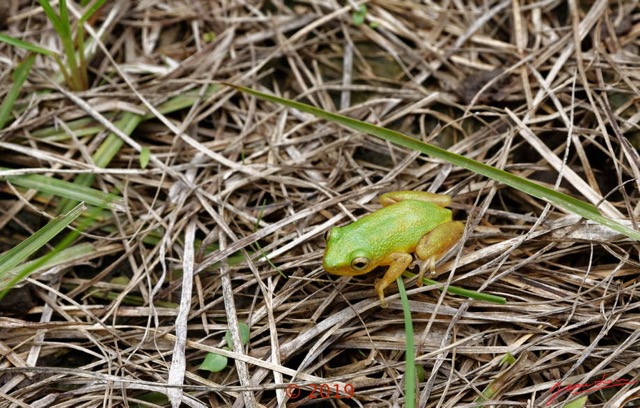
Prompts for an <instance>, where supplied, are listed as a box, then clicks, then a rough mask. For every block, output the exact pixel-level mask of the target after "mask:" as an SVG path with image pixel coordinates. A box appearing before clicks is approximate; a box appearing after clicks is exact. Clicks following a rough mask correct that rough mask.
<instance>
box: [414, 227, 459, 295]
mask: <svg viewBox="0 0 640 408" xmlns="http://www.w3.org/2000/svg"><path fill="white" fill-rule="evenodd" d="M463 232H464V224H463V223H462V222H460V221H449V222H445V223H444V224H440V225H438V226H437V227H435V228H434V229H432V230H431V231H430V232H428V233H427V234H425V235H423V236H422V238H420V241H418V245H417V247H416V255H417V256H418V260H416V261H414V265H419V267H420V272H419V273H418V281H417V282H416V284H417V285H418V286H422V278H423V277H424V273H425V271H426V270H427V269H429V270H430V271H431V273H432V274H434V273H435V272H436V262H438V260H439V259H440V258H442V257H443V256H444V254H446V253H447V251H449V250H450V249H451V248H453V247H454V246H455V245H456V244H457V243H458V241H460V238H461V237H462V233H463Z"/></svg>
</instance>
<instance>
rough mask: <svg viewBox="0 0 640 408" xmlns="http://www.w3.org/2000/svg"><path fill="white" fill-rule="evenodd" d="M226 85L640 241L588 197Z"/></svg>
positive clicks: (379, 129) (639, 235)
mask: <svg viewBox="0 0 640 408" xmlns="http://www.w3.org/2000/svg"><path fill="white" fill-rule="evenodd" d="M226 85H229V86H231V87H233V88H235V89H237V90H239V91H241V92H244V93H247V94H249V95H253V96H256V97H258V98H261V99H264V100H267V101H271V102H275V103H278V104H280V105H284V106H288V107H290V108H294V109H298V110H299V111H302V112H306V113H310V114H312V115H314V116H317V117H319V118H322V119H326V120H329V121H331V122H335V123H339V124H341V125H343V126H345V127H348V128H351V129H354V130H357V131H359V132H364V133H368V134H370V135H373V136H376V137H378V138H380V139H384V140H388V141H390V142H393V143H395V144H397V145H400V146H404V147H406V148H409V149H413V150H416V151H419V152H422V153H425V154H427V155H429V156H432V157H437V158H439V159H442V160H444V161H447V162H449V163H451V164H455V165H456V166H459V167H462V168H465V169H468V170H471V171H473V172H474V173H477V174H481V175H483V176H486V177H488V178H491V179H493V180H496V181H499V182H501V183H504V184H506V185H508V186H510V187H513V188H515V189H517V190H520V191H522V192H524V193H527V194H529V195H531V196H533V197H537V198H539V199H541V200H544V201H547V202H548V203H550V204H553V205H555V206H557V207H560V208H563V209H565V210H567V211H570V212H572V213H574V214H577V215H579V216H581V217H584V218H586V219H589V220H592V221H595V222H597V223H599V224H602V225H606V226H607V227H609V228H611V229H612V230H614V231H617V232H619V233H621V234H624V235H626V236H628V237H630V238H632V239H635V240H637V241H640V231H636V230H634V229H632V228H629V227H627V226H625V225H622V224H620V223H618V222H616V221H614V220H611V219H609V218H607V217H604V216H602V215H601V214H600V212H599V211H598V209H597V208H596V207H595V206H593V205H591V204H589V203H586V202H584V201H581V200H578V199H576V198H574V197H571V196H568V195H566V194H563V193H560V192H558V191H555V190H551V189H548V188H546V187H543V186H540V185H538V184H536V183H534V182H532V181H530V180H527V179H524V178H522V177H518V176H516V175H514V174H511V173H508V172H506V171H504V170H500V169H497V168H495V167H491V166H489V165H486V164H484V163H480V162H478V161H475V160H471V159H468V158H466V157H464V156H460V155H458V154H455V153H451V152H449V151H447V150H444V149H441V148H439V147H436V146H433V145H430V144H427V143H424V142H422V141H420V140H417V139H414V138H412V137H409V136H406V135H404V134H402V133H400V132H396V131H394V130H390V129H385V128H383V127H380V126H375V125H372V124H370V123H366V122H362V121H360V120H356V119H352V118H349V117H347V116H343V115H338V114H336V113H331V112H327V111H325V110H322V109H319V108H316V107H314V106H311V105H307V104H304V103H300V102H295V101H292V100H289V99H284V98H279V97H277V96H274V95H269V94H265V93H262V92H258V91H255V90H253V89H250V88H246V87H243V86H237V85H232V84H226Z"/></svg>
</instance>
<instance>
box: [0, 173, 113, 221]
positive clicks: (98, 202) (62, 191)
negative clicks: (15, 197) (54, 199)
mask: <svg viewBox="0 0 640 408" xmlns="http://www.w3.org/2000/svg"><path fill="white" fill-rule="evenodd" d="M2 170H8V169H6V168H0V171H2ZM5 178H6V180H7V181H8V182H10V183H11V184H15V185H17V186H20V187H24V188H32V189H34V190H37V191H39V192H41V193H45V194H52V195H54V196H58V197H64V198H68V199H71V200H75V201H78V202H79V201H84V202H86V203H88V204H92V205H95V206H107V207H108V208H110V209H112V210H118V211H122V210H124V208H125V206H124V202H123V201H122V199H121V198H120V197H118V196H115V195H113V194H108V193H105V192H102V191H100V190H96V189H94V188H91V187H86V186H81V185H78V184H75V183H71V182H68V181H64V180H58V179H55V178H53V177H47V176H42V175H40V174H29V175H25V176H7V177H5ZM105 203H106V204H105Z"/></svg>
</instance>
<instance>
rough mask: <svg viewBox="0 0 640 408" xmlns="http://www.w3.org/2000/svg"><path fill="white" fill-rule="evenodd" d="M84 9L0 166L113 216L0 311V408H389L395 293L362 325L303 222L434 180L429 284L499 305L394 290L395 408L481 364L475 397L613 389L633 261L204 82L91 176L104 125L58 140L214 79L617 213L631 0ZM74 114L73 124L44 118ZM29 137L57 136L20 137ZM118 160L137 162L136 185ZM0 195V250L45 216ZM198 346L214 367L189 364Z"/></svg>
mask: <svg viewBox="0 0 640 408" xmlns="http://www.w3.org/2000/svg"><path fill="white" fill-rule="evenodd" d="M32 3H33V2H31V1H14V2H12V5H11V7H10V10H9V12H8V13H4V11H3V13H0V14H2V15H1V17H2V18H3V21H2V23H4V27H5V29H6V30H7V32H8V33H9V34H12V35H19V36H21V37H22V38H23V39H24V40H27V41H31V42H36V43H40V44H43V45H45V44H46V45H48V46H49V47H55V41H54V37H53V34H52V32H51V30H50V26H49V25H48V23H46V22H45V19H44V18H43V15H42V13H41V11H39V9H38V8H37V7H35V6H34V4H32ZM108 3H110V4H109V5H108V6H107V7H106V8H105V10H103V11H102V13H101V15H100V16H99V17H98V18H97V19H96V20H95V21H93V22H92V23H93V25H94V28H95V29H96V30H98V29H99V28H101V27H102V26H103V25H104V24H107V23H108V27H107V33H108V34H107V35H106V36H105V37H104V49H103V50H102V51H98V53H97V54H96V56H95V57H94V58H93V59H92V61H91V67H92V73H91V78H92V80H93V83H92V85H91V89H90V90H89V91H87V92H84V93H77V94H75V98H71V95H69V94H68V93H66V91H64V93H63V89H64V86H63V87H62V89H57V88H55V87H54V86H53V85H52V84H51V83H50V82H49V81H48V79H47V78H48V77H50V76H51V75H52V70H55V69H56V68H55V65H53V63H52V61H49V60H45V59H39V60H38V62H37V63H36V66H37V70H36V71H34V72H33V73H32V74H31V76H30V82H29V85H28V87H27V88H26V89H25V92H24V95H23V98H22V100H21V101H22V103H23V105H22V110H20V111H18V110H16V116H17V119H16V120H15V121H14V123H13V124H12V125H11V126H10V127H9V129H8V130H6V131H4V132H3V133H2V134H0V143H1V144H0V149H1V150H0V166H2V167H11V168H22V169H25V170H28V169H32V168H41V169H48V170H49V171H48V172H47V174H49V175H51V176H52V177H57V178H61V179H66V180H73V179H74V178H75V177H76V176H77V174H74V172H73V171H71V172H70V171H69V170H74V171H76V173H78V172H81V171H90V172H92V173H95V174H98V177H97V179H96V182H95V183H94V184H93V186H94V187H96V188H100V189H103V190H105V191H114V190H119V191H122V195H123V196H124V198H125V200H126V204H127V212H126V213H114V214H113V215H112V217H110V218H108V219H107V220H106V221H104V222H102V223H101V224H100V225H96V226H95V229H93V230H91V231H88V232H87V233H85V234H83V237H82V240H81V241H82V242H87V243H91V244H93V245H94V246H95V249H96V252H95V256H94V257H93V258H92V259H90V260H84V261H83V262H76V263H75V264H74V265H68V266H67V267H66V268H64V269H63V270H62V271H56V272H55V273H54V274H49V275H44V276H41V277H34V278H33V279H30V280H29V282H28V284H26V285H25V286H23V287H22V288H21V289H17V290H16V291H14V293H13V294H12V296H11V297H10V298H7V299H5V300H4V301H3V314H4V315H5V316H4V317H0V328H1V329H0V407H9V406H28V405H27V404H30V405H29V406H33V407H71V406H73V407H97V406H142V405H137V404H139V403H141V402H140V401H141V400H142V399H145V398H146V399H149V398H150V397H152V396H154V395H157V394H153V393H160V394H163V395H165V397H162V398H160V399H158V400H155V401H156V402H155V404H156V405H153V404H148V405H144V406H170V402H169V401H168V399H167V398H170V399H172V400H173V401H179V400H180V398H182V401H183V403H184V404H186V405H188V406H191V407H203V406H236V407H239V406H243V405H246V406H253V407H257V406H266V407H276V406H285V404H286V406H288V407H296V406H301V405H307V404H310V403H313V402H318V400H315V401H312V400H309V399H305V398H303V396H308V392H306V391H304V392H303V395H302V396H301V397H299V398H297V399H296V398H293V399H289V400H288V401H287V402H284V401H286V399H285V398H284V386H285V384H288V383H290V382H295V383H302V382H308V383H328V384H336V383H337V384H339V385H340V386H343V385H344V384H352V385H353V386H354V387H355V396H354V398H353V399H341V400H337V399H331V400H323V401H321V403H322V405H328V404H329V403H332V404H333V406H368V407H378V406H380V407H382V406H391V404H392V403H391V401H398V404H399V405H400V406H402V405H404V402H403V393H404V391H403V390H404V387H403V374H404V344H405V338H404V330H403V324H402V310H401V309H400V307H399V302H398V300H397V299H398V297H397V293H396V288H395V285H393V286H392V287H391V288H389V289H388V291H387V292H388V297H389V300H390V304H391V305H390V307H389V308H388V309H380V307H379V305H378V302H377V299H376V298H375V295H374V292H373V289H372V283H373V280H374V279H375V276H374V275H376V274H370V275H367V276H363V277H356V278H336V277H332V276H328V275H327V274H326V273H325V272H324V271H323V270H322V268H321V266H320V259H321V255H322V249H323V248H324V244H323V239H322V235H323V233H324V232H325V231H327V230H328V229H329V228H330V227H331V226H333V225H340V224H344V223H346V222H349V220H351V219H354V218H355V217H358V216H360V215H362V214H365V213H368V212H370V211H373V210H375V209H376V208H378V205H377V204H376V202H375V200H374V198H375V197H376V196H377V195H378V194H379V193H380V192H385V191H392V190H400V189H416V190H429V191H438V192H448V193H450V194H452V195H453V196H454V201H455V203H454V205H453V207H454V208H455V209H456V210H457V214H456V218H457V219H461V220H463V219H464V220H467V232H466V240H465V243H464V247H463V249H462V251H461V252H460V253H454V254H453V255H452V256H451V257H450V258H449V261H448V262H447V263H445V264H444V265H443V266H442V267H441V268H440V269H439V272H440V276H439V278H438V280H440V281H442V282H447V281H448V282H450V283H452V284H454V285H457V286H461V287H464V288H468V289H473V290H480V291H484V292H488V293H493V294H498V295H502V296H505V297H506V298H507V299H508V303H507V304H506V305H493V304H487V303H483V302H477V301H468V300H466V299H463V298H460V297H456V296H451V295H442V294H441V292H439V291H436V290H433V288H421V289H417V288H416V287H415V284H414V282H408V289H410V291H409V296H410V299H411V307H412V315H413V318H414V325H415V330H416V336H417V337H416V343H417V345H418V348H419V350H418V354H417V359H418V362H419V363H420V364H422V365H423V366H424V371H425V379H424V381H423V382H421V383H420V388H419V390H418V395H419V402H418V405H419V406H423V407H424V406H426V407H436V406H443V407H454V406H455V407H463V406H476V404H474V403H473V401H474V400H475V399H476V398H477V397H478V396H479V395H480V393H481V392H482V390H483V389H485V387H486V386H487V385H489V384H490V383H492V381H494V379H495V378H496V376H498V375H500V374H501V373H502V375H501V376H500V377H499V379H498V381H496V382H494V383H493V385H494V387H495V388H496V394H495V395H494V396H493V399H492V403H493V404H495V405H499V406H543V405H544V404H546V403H547V402H549V401H551V400H552V397H551V394H552V393H551V392H550V389H551V388H552V387H553V386H554V384H555V383H556V382H561V383H562V384H576V383H593V382H594V381H596V380H599V379H602V378H603V377H605V378H606V379H608V380H616V379H627V380H633V381H635V380H636V379H637V378H638V370H639V365H640V349H639V347H638V344H639V342H638V337H639V336H640V315H639V313H638V296H637V290H638V279H637V276H638V273H637V272H638V261H637V259H638V254H637V251H636V246H635V245H634V243H633V242H630V241H628V240H625V239H623V238H621V237H620V236H616V235H614V234H612V233H610V231H609V230H607V229H606V228H598V227H597V226H593V225H591V224H587V223H584V222H580V221H579V220H576V219H575V218H572V217H571V216H570V215H567V214H565V213H563V212H561V211H559V210H557V209H555V208H551V207H548V206H547V207H545V204H544V203H543V202H540V201H538V200H535V199H532V198H530V197H528V196H527V195H525V194H522V193H520V192H518V191H514V190H512V189H510V188H504V187H503V186H500V185H496V184H495V183H493V182H491V181H487V180H486V179H484V178H481V177H478V176H475V175H474V174H471V173H469V172H468V171H466V170H465V171H463V170H460V169H458V168H453V167H452V166H450V165H447V164H445V163H441V162H438V161H435V160H430V159H429V158H426V157H421V156H418V154H416V153H413V152H408V151H406V150H404V149H400V148H396V147H394V146H391V145H389V144H387V143H385V142H381V141H379V140H377V139H374V138H371V137H368V136H364V135H360V134H354V133H352V132H351V131H346V130H344V129H341V128H339V127H337V126H336V125H333V124H330V123H326V122H324V121H319V120H316V119H314V118H312V117H309V116H307V115H305V114H300V113H299V112H295V111H292V110H288V109H284V108H281V107H278V106H274V105H273V104H270V103H265V102H262V101H259V100H256V99H253V98H251V97H247V96H244V95H239V94H235V93H233V92H231V90H229V89H226V88H220V89H219V90H218V91H217V92H216V93H215V94H213V95H211V96H205V97H203V98H201V99H199V100H198V101H197V102H196V103H195V104H193V105H192V106H191V107H188V108H185V109H182V110H180V111H178V112H173V113H171V114H168V115H166V116H163V115H161V114H159V112H157V111H156V112H154V115H155V116H156V119H153V120H148V121H145V122H143V123H142V124H141V125H140V126H138V128H137V129H136V130H135V131H134V132H133V134H132V135H131V137H130V138H128V139H127V140H126V142H125V145H124V147H123V148H122V149H121V150H120V151H119V152H118V155H117V156H116V158H115V159H114V160H113V161H112V162H111V163H110V165H109V166H108V168H107V169H98V168H96V166H94V165H93V164H92V163H91V162H90V161H89V160H88V157H89V156H90V154H91V153H92V152H93V151H94V150H95V149H96V148H97V146H98V145H99V144H100V142H101V141H102V139H103V138H104V136H105V132H100V133H99V134H97V135H95V134H91V135H89V136H83V135H81V134H79V133H78V132H80V131H81V130H82V129H84V128H86V127H88V126H96V125H97V122H96V118H98V117H100V116H101V115H107V114H108V113H109V112H123V111H131V110H133V111H138V112H139V111H140V110H141V109H143V110H144V109H145V106H147V105H151V106H159V105H160V104H161V103H162V102H164V101H165V100H167V99H170V98H171V97H173V96H175V95H181V94H185V93H186V92H187V91H195V92H200V91H204V90H205V88H206V87H207V86H208V85H210V84H214V83H215V82H216V81H221V80H224V81H229V82H233V83H237V84H243V85H246V86H251V87H253V88H256V89H261V90H265V91H269V92H273V93H276V94H280V95H283V96H286V97H290V98H298V100H301V101H305V102H308V103H311V104H314V105H316V106H319V107H322V108H324V109H327V110H330V111H341V112H342V113H344V114H347V115H349V116H352V117H355V118H358V119H361V120H366V121H368V122H371V123H376V124H381V125H385V126H388V127H390V128H393V129H396V130H399V131H402V132H404V133H406V134H410V135H415V136H416V137H419V138H422V139H423V140H425V141H428V142H430V143H434V144H437V145H439V146H443V147H446V148H448V149H450V150H451V151H455V152H457V153H459V154H462V155H465V156H467V157H470V158H473V159H476V160H479V161H482V162H485V163H488V164H491V165H493V166H496V167H500V168H503V169H506V170H508V171H510V172H513V173H515V174H518V175H520V176H524V177H527V178H529V179H532V180H536V181H538V182H540V183H544V184H547V185H549V186H554V185H556V186H557V188H558V189H560V190H561V191H563V192H566V193H568V194H571V195H574V196H576V197H579V198H582V199H584V200H586V201H590V202H592V203H594V204H599V208H600V209H601V210H602V213H603V214H604V215H607V216H610V217H615V218H619V219H621V220H623V221H630V222H632V223H633V224H632V225H635V217H636V215H637V212H638V208H639V204H640V202H639V201H638V197H639V195H638V189H637V185H638V182H637V179H636V178H637V177H638V174H640V172H639V168H638V163H640V160H639V157H638V154H637V151H636V146H638V143H639V142H638V137H639V135H640V133H639V132H638V121H639V119H640V114H638V109H637V106H638V96H640V92H639V91H638V87H637V84H638V79H639V75H638V73H639V72H640V71H639V70H638V68H637V67H638V64H639V63H640V59H639V58H638V47H639V45H640V44H639V42H638V34H639V33H640V25H639V24H640V23H639V22H638V21H639V20H640V18H639V16H640V14H639V11H640V9H638V7H637V5H636V3H635V2H620V3H617V2H611V4H608V3H607V2H606V1H601V0H596V1H595V2H593V3H592V4H590V5H587V4H586V3H585V4H578V2H577V1H576V0H570V1H569V2H562V1H555V0H551V1H546V2H527V3H520V2H518V1H513V2H509V1H503V2H482V1H476V2H473V1H469V2H461V1H454V2H443V3H442V4H439V3H437V2H428V1H427V2H424V4H418V3H417V2H412V1H399V0H392V1H387V0H380V1H372V2H370V3H367V7H368V13H367V16H366V20H365V23H364V24H363V25H360V26H356V25H354V24H353V22H352V13H353V10H354V9H353V7H352V4H351V3H345V4H338V3H336V2H331V1H313V0H312V1H309V2H300V3H293V2H286V3H285V2H282V1H279V0H275V1H269V2H260V1H253V2H247V3H246V4H245V2H231V1H223V2H214V1H205V0H194V1H169V2H151V1H142V0H140V1H137V2H129V1H113V2H108ZM130 3H133V4H130ZM209 33H214V34H215V36H216V37H215V40H214V41H212V42H206V41H204V38H206V36H207V35H210V34H209ZM105 51H106V53H105ZM0 54H1V57H2V62H3V64H2V67H3V68H2V70H3V74H2V79H3V84H4V88H3V89H8V86H9V84H10V77H9V74H10V69H9V66H8V63H9V62H10V61H14V62H16V61H18V60H19V58H20V56H22V55H23V53H22V52H21V51H19V50H14V49H12V48H10V47H8V46H2V48H0ZM107 55H108V56H107ZM45 89H49V90H50V92H46V93H45V92H42V91H44V90H45ZM203 93H204V92H203ZM634 95H635V96H634ZM78 99H80V100H82V101H85V102H86V105H82V104H81V103H80V102H79V100H78ZM78 118H92V119H91V122H90V124H88V125H85V126H84V127H82V128H80V129H75V130H70V129H69V127H68V126H67V125H68V124H69V123H72V121H73V120H76V119H78ZM110 122H113V120H110ZM54 125H55V126H57V127H58V128H59V129H60V130H61V132H60V134H61V135H63V136H64V137H60V138H52V137H44V136H38V131H42V129H45V128H49V127H51V126H54ZM139 146H146V147H148V148H149V149H150V151H151V153H152V157H153V159H152V162H151V164H150V165H149V167H148V168H147V169H141V168H140V166H139V163H138V157H139V152H138V151H137V150H138V149H139ZM19 148H20V149H19ZM43 171H44V170H43ZM559 174H560V175H561V176H559ZM0 188H1V190H0V199H1V201H0V210H1V212H0V227H1V230H2V234H1V236H0V243H1V245H2V250H3V251H4V250H6V249H8V248H11V247H13V246H15V245H16V244H17V243H18V242H20V240H21V239H24V237H26V236H28V235H31V234H32V233H33V231H35V230H37V229H38V228H39V227H40V226H42V225H43V224H44V223H45V222H46V221H47V220H48V218H50V217H52V216H55V215H56V214H55V205H56V200H55V198H54V199H51V198H50V197H41V196H39V195H37V194H36V193H35V192H29V191H24V190H20V189H18V188H14V187H13V186H11V185H9V184H7V183H5V182H2V183H1V184H0ZM262 254H266V255H267V256H268V259H269V260H268V261H267V260H266V259H265V258H264V257H262ZM229 257H231V258H229ZM87 261H90V262H87ZM454 266H455V274H453V273H450V271H452V268H454ZM189 282H193V285H192V286H191V285H190V284H187V283H189ZM178 304H182V306H183V307H182V308H179V307H178ZM188 305H190V306H189V307H187V308H185V306H188ZM234 320H238V321H241V322H246V323H247V324H248V325H249V327H250V328H251V335H250V341H249V343H248V344H247V345H246V346H245V347H242V348H239V347H237V346H236V347H235V348H232V347H230V349H231V350H223V349H222V347H223V346H224V345H225V342H224V333H225V331H226V330H227V328H228V323H229V322H231V323H232V324H231V326H232V327H235V325H234V324H233V322H234ZM234 334H237V333H234ZM210 351H217V352H219V353H221V354H225V355H227V356H229V357H230V358H231V359H232V360H230V361H233V362H235V365H234V364H233V363H231V364H230V365H229V367H228V368H227V369H226V370H224V371H222V372H220V373H217V374H211V373H208V372H206V371H201V370H198V369H197V368H198V366H199V364H200V363H201V362H202V360H203V358H204V356H205V354H206V353H207V352H210ZM507 352H510V353H512V354H513V355H515V357H516V358H517V359H518V361H517V363H516V364H515V365H513V366H512V367H511V368H510V369H508V370H507V369H506V368H504V367H501V366H500V365H499V362H500V359H501V358H502V357H503V356H504V354H505V353H507ZM181 364H184V365H185V366H186V373H184V379H182V372H183V370H182V369H181V367H182V366H181ZM633 381H631V383H629V384H627V385H625V386H623V387H612V388H608V389H605V390H597V391H596V390H594V389H593V388H591V389H589V390H586V389H584V388H583V389H582V391H586V392H585V393H584V394H583V395H588V401H589V402H588V406H593V407H596V406H598V407H599V406H607V407H621V406H625V404H627V405H626V406H638V402H637V401H640V393H639V391H638V390H639V388H638V384H635V383H633ZM166 384H173V385H174V386H176V387H174V388H171V389H169V388H167V387H166V386H165V385H166ZM569 394H570V393H569V392H568V391H567V392H563V393H561V395H559V396H557V398H556V399H555V400H553V401H552V405H555V404H560V403H563V402H565V401H567V400H568V399H569V398H575V397H576V395H569ZM167 395H168V397H167ZM631 401H636V402H635V405H634V403H633V402H631ZM174 406H178V405H177V403H176V405H174Z"/></svg>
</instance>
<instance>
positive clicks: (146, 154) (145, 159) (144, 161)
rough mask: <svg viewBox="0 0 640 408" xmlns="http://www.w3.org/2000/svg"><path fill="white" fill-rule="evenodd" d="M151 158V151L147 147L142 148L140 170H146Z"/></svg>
mask: <svg viewBox="0 0 640 408" xmlns="http://www.w3.org/2000/svg"><path fill="white" fill-rule="evenodd" d="M150 158H151V149H149V148H148V147H147V146H145V147H143V148H142V151H141V152H140V168H143V169H146V168H147V166H148V165H149V159H150Z"/></svg>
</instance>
